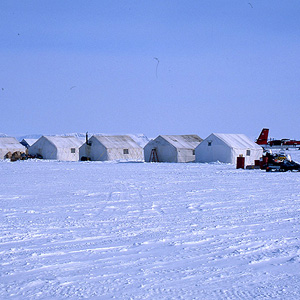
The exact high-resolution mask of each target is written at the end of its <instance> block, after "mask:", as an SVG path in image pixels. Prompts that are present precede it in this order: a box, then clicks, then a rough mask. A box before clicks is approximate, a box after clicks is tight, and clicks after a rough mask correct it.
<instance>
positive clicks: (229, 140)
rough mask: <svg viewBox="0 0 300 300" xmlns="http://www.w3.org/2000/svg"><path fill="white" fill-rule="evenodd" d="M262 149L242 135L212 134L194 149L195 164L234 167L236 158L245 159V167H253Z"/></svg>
mask: <svg viewBox="0 0 300 300" xmlns="http://www.w3.org/2000/svg"><path fill="white" fill-rule="evenodd" d="M262 154H263V149H262V147H260V146H259V145H257V144H256V143H255V142H253V141H251V140H250V139H249V138H248V137H247V136H246V135H244V134H225V133H212V134H211V135H209V136H208V137H207V138H206V139H205V140H204V141H203V142H202V143H201V144H200V145H199V146H198V147H197V148H196V162H202V163H205V162H216V161H220V162H224V163H230V164H234V165H236V161H237V157H238V156H241V155H242V156H244V157H245V165H253V164H254V160H258V159H259V158H260V157H261V156H262Z"/></svg>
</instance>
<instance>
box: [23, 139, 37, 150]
mask: <svg viewBox="0 0 300 300" xmlns="http://www.w3.org/2000/svg"><path fill="white" fill-rule="evenodd" d="M37 140H38V139H23V140H22V141H21V142H20V143H21V144H22V145H23V146H24V147H26V148H27V149H28V148H29V147H30V146H32V145H33V144H34V143H35V142H36V141H37Z"/></svg>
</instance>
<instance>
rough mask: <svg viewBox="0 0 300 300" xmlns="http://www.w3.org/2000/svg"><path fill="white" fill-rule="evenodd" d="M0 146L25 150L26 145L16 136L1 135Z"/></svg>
mask: <svg viewBox="0 0 300 300" xmlns="http://www.w3.org/2000/svg"><path fill="white" fill-rule="evenodd" d="M0 148H3V149H7V148H13V149H20V150H24V146H23V145H21V144H20V143H19V141H18V140H17V139H16V138H14V137H0Z"/></svg>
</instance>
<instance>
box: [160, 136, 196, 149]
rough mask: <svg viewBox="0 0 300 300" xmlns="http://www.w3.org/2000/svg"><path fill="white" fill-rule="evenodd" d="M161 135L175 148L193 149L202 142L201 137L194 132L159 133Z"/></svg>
mask: <svg viewBox="0 0 300 300" xmlns="http://www.w3.org/2000/svg"><path fill="white" fill-rule="evenodd" d="M161 137H162V138H164V139H165V140H166V141H167V142H169V143H170V144H172V145H173V146H174V147H175V148H187V149H194V148H196V147H197V146H198V145H199V144H200V143H201V142H202V139H201V138H200V137H199V136H198V135H196V134H189V135H161Z"/></svg>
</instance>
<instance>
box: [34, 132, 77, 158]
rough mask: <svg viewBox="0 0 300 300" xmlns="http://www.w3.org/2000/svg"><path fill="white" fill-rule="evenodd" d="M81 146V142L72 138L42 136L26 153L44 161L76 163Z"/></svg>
mask: <svg viewBox="0 0 300 300" xmlns="http://www.w3.org/2000/svg"><path fill="white" fill-rule="evenodd" d="M81 145H82V141H80V140H78V139H77V138H76V137H74V136H42V137H40V138H39V139H38V140H37V141H36V142H35V143H34V144H33V145H32V146H30V147H29V149H28V153H29V154H31V155H41V156H42V157H43V158H44V159H56V160H62V161H78V160H79V147H80V146H81Z"/></svg>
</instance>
